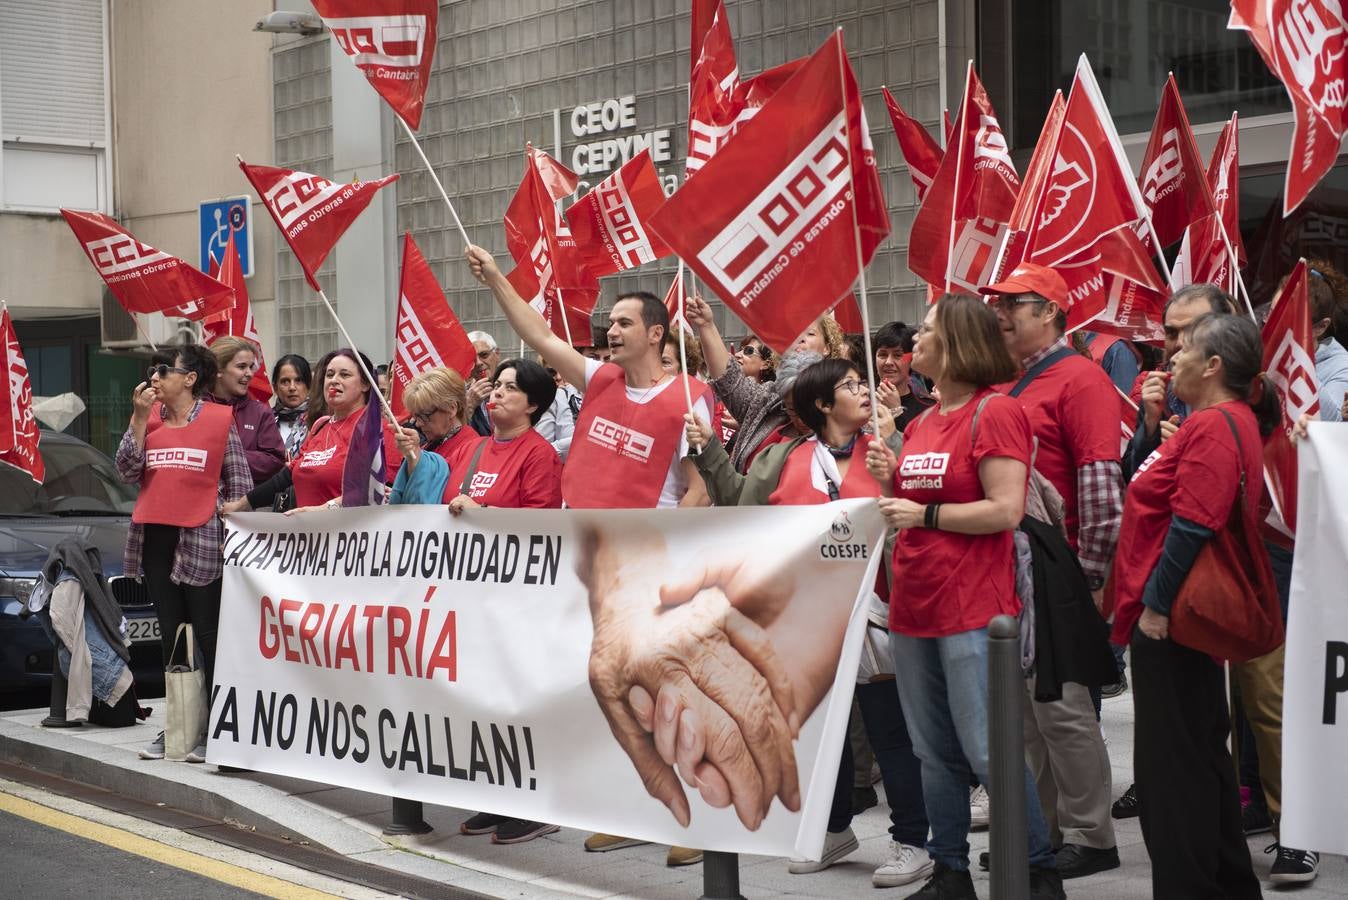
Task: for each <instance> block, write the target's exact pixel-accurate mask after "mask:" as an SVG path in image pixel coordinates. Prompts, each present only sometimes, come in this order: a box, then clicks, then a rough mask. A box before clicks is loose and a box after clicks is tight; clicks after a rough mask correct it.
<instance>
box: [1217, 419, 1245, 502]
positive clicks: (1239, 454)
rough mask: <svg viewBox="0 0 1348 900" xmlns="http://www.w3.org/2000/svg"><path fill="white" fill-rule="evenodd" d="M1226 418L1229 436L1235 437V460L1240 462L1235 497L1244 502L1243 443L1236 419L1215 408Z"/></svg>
mask: <svg viewBox="0 0 1348 900" xmlns="http://www.w3.org/2000/svg"><path fill="white" fill-rule="evenodd" d="M1217 411H1218V412H1219V413H1221V414H1222V415H1223V416H1224V417H1225V418H1226V424H1227V427H1229V428H1230V429H1231V436H1232V437H1234V438H1235V439H1236V462H1237V463H1239V464H1240V494H1239V495H1238V496H1237V497H1236V499H1237V500H1238V501H1239V502H1240V503H1242V504H1244V502H1245V445H1244V444H1242V443H1241V441H1240V430H1239V429H1237V428H1236V420H1235V418H1234V417H1233V416H1232V415H1231V413H1229V412H1227V411H1226V410H1224V409H1219V410H1217Z"/></svg>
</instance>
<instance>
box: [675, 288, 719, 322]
mask: <svg viewBox="0 0 1348 900" xmlns="http://www.w3.org/2000/svg"><path fill="white" fill-rule="evenodd" d="M683 317H684V318H685V319H687V320H688V324H689V325H692V326H693V327H694V328H697V329H699V330H700V329H702V328H703V327H705V326H707V325H714V324H716V320H715V319H713V318H712V314H711V307H710V306H708V305H707V301H706V300H703V299H702V296H701V295H700V294H688V295H687V296H685V297H684V298H683Z"/></svg>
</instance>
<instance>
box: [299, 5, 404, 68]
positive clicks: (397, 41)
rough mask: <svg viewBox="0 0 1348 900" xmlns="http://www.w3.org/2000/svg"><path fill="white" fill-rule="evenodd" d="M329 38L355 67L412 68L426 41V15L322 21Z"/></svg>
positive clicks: (363, 17)
mask: <svg viewBox="0 0 1348 900" xmlns="http://www.w3.org/2000/svg"><path fill="white" fill-rule="evenodd" d="M324 21H325V22H326V24H327V26H328V29H329V30H330V31H332V38H333V40H335V41H336V42H337V46H339V47H341V48H342V52H343V53H345V54H346V55H347V56H350V57H352V58H353V59H354V60H355V63H356V65H366V64H372V65H385V66H415V65H417V63H419V62H420V61H421V50H422V45H423V44H424V42H425V39H426V17H425V16H355V17H352V18H349V19H325V20H324Z"/></svg>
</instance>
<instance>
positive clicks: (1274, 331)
mask: <svg viewBox="0 0 1348 900" xmlns="http://www.w3.org/2000/svg"><path fill="white" fill-rule="evenodd" d="M1306 276H1307V269H1306V261H1305V260H1304V259H1303V260H1300V261H1299V262H1297V264H1296V268H1294V269H1292V274H1291V275H1288V276H1287V282H1286V283H1285V284H1284V285H1283V287H1282V290H1281V291H1279V292H1278V295H1277V296H1276V297H1274V298H1273V309H1272V311H1271V312H1270V313H1269V317H1268V321H1267V322H1265V323H1264V331H1263V338H1264V371H1265V372H1267V373H1268V377H1269V380H1270V381H1272V382H1273V384H1274V385H1275V386H1276V387H1277V389H1278V398H1279V400H1280V401H1281V402H1280V403H1279V407H1280V408H1281V411H1282V423H1281V425H1280V427H1278V428H1276V429H1274V431H1273V434H1271V435H1270V436H1269V438H1268V439H1267V440H1266V441H1264V480H1265V481H1266V483H1267V484H1268V491H1269V496H1270V497H1271V498H1272V500H1273V510H1274V512H1276V513H1277V515H1278V517H1279V518H1281V519H1282V526H1283V527H1282V528H1281V530H1284V531H1286V532H1287V533H1288V534H1293V533H1294V532H1295V529H1296V522H1297V448H1296V445H1295V444H1294V443H1292V427H1293V426H1294V425H1296V423H1297V420H1298V419H1300V418H1301V417H1302V416H1303V415H1306V414H1307V413H1309V414H1310V415H1311V416H1315V415H1316V414H1318V413H1319V411H1320V383H1319V380H1318V379H1317V378H1316V377H1315V332H1314V331H1313V330H1312V328H1311V308H1310V299H1309V297H1308V296H1307V290H1306Z"/></svg>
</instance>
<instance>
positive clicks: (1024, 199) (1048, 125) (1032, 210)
mask: <svg viewBox="0 0 1348 900" xmlns="http://www.w3.org/2000/svg"><path fill="white" fill-rule="evenodd" d="M1066 113H1067V101H1066V100H1064V99H1063V96H1062V91H1056V92H1054V94H1053V102H1051V103H1050V104H1049V107H1048V115H1047V116H1045V117H1044V127H1043V128H1041V129H1040V131H1039V140H1038V142H1037V143H1035V145H1034V153H1033V154H1031V156H1030V164H1029V165H1028V166H1026V167H1025V179H1024V180H1023V181H1022V182H1021V184H1020V193H1019V194H1017V195H1016V205H1015V206H1013V207H1012V208H1011V217H1010V219H1009V220H1008V221H1007V232H1006V238H1005V240H1004V241H1003V243H1002V249H1001V251H1000V255H999V258H998V262H997V273H996V281H1000V280H1002V279H1003V278H1005V277H1006V275H1007V274H1009V273H1010V272H1011V270H1012V269H1014V268H1015V267H1016V264H1017V263H1019V262H1021V261H1022V260H1023V259H1024V258H1025V248H1026V241H1027V239H1028V237H1029V235H1030V232H1032V231H1033V230H1034V228H1035V224H1036V223H1037V221H1038V217H1039V202H1040V199H1041V198H1042V197H1043V194H1044V192H1045V191H1046V190H1047V188H1048V178H1049V174H1050V172H1051V171H1052V164H1053V162H1054V160H1055V158H1056V154H1057V152H1058V132H1059V131H1060V130H1061V129H1062V120H1063V116H1064V115H1066ZM994 283H995V282H994Z"/></svg>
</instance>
